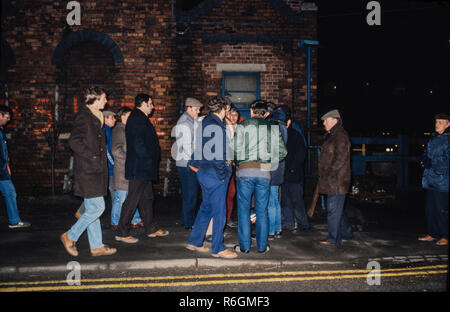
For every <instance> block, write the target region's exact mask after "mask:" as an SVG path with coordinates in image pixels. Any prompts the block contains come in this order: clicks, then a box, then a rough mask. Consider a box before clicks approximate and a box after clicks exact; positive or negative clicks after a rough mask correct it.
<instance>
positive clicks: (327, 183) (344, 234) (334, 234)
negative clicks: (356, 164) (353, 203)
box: [319, 109, 353, 245]
mask: <svg viewBox="0 0 450 312" xmlns="http://www.w3.org/2000/svg"><path fill="white" fill-rule="evenodd" d="M321 119H322V120H323V125H324V127H325V130H326V131H327V133H326V135H325V141H324V143H323V145H322V148H321V151H320V157H319V193H321V194H326V195H328V196H327V213H328V217H327V219H328V237H327V239H325V240H322V241H321V242H320V243H321V244H323V245H340V244H341V242H342V238H344V239H351V238H353V233H352V228H351V226H350V223H349V222H348V218H347V215H346V214H345V212H344V203H345V195H346V194H347V192H348V189H349V187H350V179H351V171H350V147H351V143H350V138H349V136H348V133H347V131H345V129H344V128H343V125H342V119H341V115H340V114H339V111H338V110H337V109H335V110H332V111H329V112H328V113H326V114H325V115H323V116H322V118H321Z"/></svg>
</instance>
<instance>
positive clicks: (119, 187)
mask: <svg viewBox="0 0 450 312" xmlns="http://www.w3.org/2000/svg"><path fill="white" fill-rule="evenodd" d="M130 114H131V108H129V107H126V106H124V107H122V108H120V109H119V111H118V112H117V117H118V119H119V121H118V122H117V124H116V126H115V127H114V128H113V130H112V147H111V153H112V155H113V157H114V198H113V203H112V209H111V228H112V229H113V230H117V228H118V227H119V219H120V212H121V211H122V205H123V202H124V201H125V199H126V198H127V195H128V180H127V179H125V160H126V159H127V140H126V137H125V125H126V124H127V120H128V117H129V116H130ZM131 224H132V225H133V226H138V225H141V224H142V226H143V222H142V219H141V217H140V215H139V211H138V210H136V213H135V214H134V217H133V220H131Z"/></svg>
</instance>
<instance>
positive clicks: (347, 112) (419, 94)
mask: <svg viewBox="0 0 450 312" xmlns="http://www.w3.org/2000/svg"><path fill="white" fill-rule="evenodd" d="M368 2H369V1H347V0H345V1H319V2H318V5H319V21H318V22H319V42H320V46H321V47H320V48H319V51H318V53H319V69H318V75H319V114H322V113H324V112H326V111H327V110H329V109H333V108H339V109H340V110H341V112H342V115H343V121H344V126H345V128H346V129H347V130H349V132H351V134H352V135H375V134H381V133H382V132H383V131H384V132H391V133H393V134H395V135H396V134H407V135H420V134H423V132H430V131H432V130H433V128H434V120H433V117H434V115H435V114H436V113H438V112H447V113H449V107H450V95H449V94H450V79H449V69H450V67H449V57H450V53H449V46H450V44H449V39H450V34H449V30H450V26H449V21H450V15H449V3H448V2H442V1H441V2H439V1H398V0H389V1H386V0H385V1H378V2H379V3H380V5H381V26H369V25H367V23H366V16H367V14H368V13H369V10H367V9H366V4H367V3H368Z"/></svg>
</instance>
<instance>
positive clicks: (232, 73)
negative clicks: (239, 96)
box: [222, 71, 261, 119]
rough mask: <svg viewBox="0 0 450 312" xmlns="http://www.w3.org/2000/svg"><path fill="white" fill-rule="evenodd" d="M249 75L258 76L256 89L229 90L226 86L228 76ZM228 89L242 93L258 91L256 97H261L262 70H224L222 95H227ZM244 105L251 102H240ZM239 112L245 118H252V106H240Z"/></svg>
mask: <svg viewBox="0 0 450 312" xmlns="http://www.w3.org/2000/svg"><path fill="white" fill-rule="evenodd" d="M237 75H248V76H255V77H256V90H255V91H250V90H227V89H226V88H225V79H226V77H227V76H237ZM227 91H231V92H241V93H256V99H257V100H260V99H261V73H260V72H248V71H223V72H222V96H225V95H226V93H227ZM240 104H244V105H247V106H248V105H250V104H251V103H246V102H243V103H240ZM238 111H239V114H241V116H242V117H244V118H245V119H247V118H250V108H238Z"/></svg>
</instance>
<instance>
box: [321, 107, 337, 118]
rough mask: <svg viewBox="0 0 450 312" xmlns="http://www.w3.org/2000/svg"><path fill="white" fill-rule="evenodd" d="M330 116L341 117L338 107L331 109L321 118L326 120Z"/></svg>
mask: <svg viewBox="0 0 450 312" xmlns="http://www.w3.org/2000/svg"><path fill="white" fill-rule="evenodd" d="M329 117H332V118H338V119H341V115H340V114H339V111H338V110H337V109H333V110H332V111H329V112H328V113H326V114H325V115H323V116H322V118H320V119H322V120H325V119H327V118H329Z"/></svg>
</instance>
